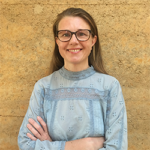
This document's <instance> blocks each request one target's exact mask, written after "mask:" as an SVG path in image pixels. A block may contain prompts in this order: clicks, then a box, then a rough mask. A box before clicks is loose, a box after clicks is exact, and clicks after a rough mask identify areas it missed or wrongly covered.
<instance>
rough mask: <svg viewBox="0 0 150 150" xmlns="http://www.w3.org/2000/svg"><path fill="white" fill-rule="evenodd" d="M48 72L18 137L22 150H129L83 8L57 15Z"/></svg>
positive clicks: (111, 81) (116, 97)
mask: <svg viewBox="0 0 150 150" xmlns="http://www.w3.org/2000/svg"><path fill="white" fill-rule="evenodd" d="M53 32H54V38H55V48H54V53H53V57H52V66H51V68H52V74H51V75H49V76H47V77H45V78H42V79H41V80H39V81H38V82H37V83H36V84H35V87H34V90H33V93H32V95H31V99H30V104H29V108H28V111H27V113H26V115H25V118H24V120H23V123H22V126H21V128H20V132H19V136H18V145H19V148H20V149H21V150H55V149H56V150H80V149H82V150H98V149H99V150H127V119H126V108H125V103H124V99H123V95H122V91H121V87H120V84H119V82H118V81H117V80H116V79H115V78H114V77H111V76H109V75H107V73H106V71H105V70H104V67H103V63H102V57H101V49H100V44H99V38H98V31H97V27H96V24H95V22H94V20H93V18H92V17H91V16H90V15H89V14H88V13H87V12H86V11H84V10H83V9H80V8H69V9H66V10H65V11H63V12H62V13H61V14H59V15H58V17H57V19H56V21H55V23H54V25H53Z"/></svg>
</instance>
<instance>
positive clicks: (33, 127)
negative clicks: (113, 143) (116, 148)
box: [27, 116, 104, 150]
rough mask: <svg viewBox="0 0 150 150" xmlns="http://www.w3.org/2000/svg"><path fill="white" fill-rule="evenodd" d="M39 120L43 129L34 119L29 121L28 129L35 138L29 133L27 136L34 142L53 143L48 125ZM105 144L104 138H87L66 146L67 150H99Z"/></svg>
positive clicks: (71, 142)
mask: <svg viewBox="0 0 150 150" xmlns="http://www.w3.org/2000/svg"><path fill="white" fill-rule="evenodd" d="M37 120H38V122H39V123H40V124H41V125H42V127H43V128H42V127H41V126H40V125H39V124H37V123H36V122H35V121H34V120H33V119H29V120H28V121H29V124H27V127H28V129H29V130H30V131H31V132H32V134H33V135H34V136H33V135H32V134H30V133H27V136H28V137H29V138H30V139H31V140H33V141H36V140H37V139H39V140H40V141H45V140H48V141H50V142H52V139H51V137H50V135H49V133H48V129H47V125H46V123H45V122H44V121H43V119H42V118H41V117H39V116H38V117H37ZM103 143H104V137H87V138H83V139H78V140H73V141H67V142H66V144H65V150H79V149H82V150H98V149H100V148H102V147H103Z"/></svg>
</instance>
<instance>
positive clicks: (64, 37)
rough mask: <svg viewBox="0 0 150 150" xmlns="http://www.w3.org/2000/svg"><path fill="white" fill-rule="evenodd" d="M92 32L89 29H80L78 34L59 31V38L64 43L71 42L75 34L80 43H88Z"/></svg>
mask: <svg viewBox="0 0 150 150" xmlns="http://www.w3.org/2000/svg"><path fill="white" fill-rule="evenodd" d="M91 33H92V32H91V30H88V29H80V30H78V31H76V32H71V31H69V30H59V31H57V37H58V39H59V40H60V41H62V42H67V41H70V40H71V38H72V35H73V34H75V36H76V38H77V40H79V41H87V40H88V39H89V38H90V34H91Z"/></svg>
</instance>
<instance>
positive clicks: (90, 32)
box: [57, 29, 92, 42]
mask: <svg viewBox="0 0 150 150" xmlns="http://www.w3.org/2000/svg"><path fill="white" fill-rule="evenodd" d="M83 30H86V31H89V37H88V39H89V38H90V34H92V31H91V30H89V29H79V30H78V31H76V32H71V31H70V30H58V31H57V38H58V39H59V37H58V33H59V32H61V31H69V32H70V33H71V37H70V39H69V40H66V41H62V40H60V39H59V40H60V41H61V42H68V41H70V40H71V38H72V35H73V34H74V35H75V37H76V39H77V40H78V41H83V42H84V41H87V40H88V39H87V40H79V39H78V37H77V35H76V33H77V32H79V31H83Z"/></svg>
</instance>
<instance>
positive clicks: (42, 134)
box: [27, 116, 52, 141]
mask: <svg viewBox="0 0 150 150" xmlns="http://www.w3.org/2000/svg"><path fill="white" fill-rule="evenodd" d="M37 120H38V122H39V123H40V124H41V125H42V127H43V128H42V127H41V126H40V125H39V124H38V123H37V122H35V121H34V120H33V119H31V118H30V119H29V120H28V121H29V123H30V124H27V127H28V129H29V130H30V131H31V132H32V134H33V135H34V136H35V137H34V136H33V135H32V134H30V133H27V136H28V137H29V138H30V139H31V140H33V141H36V140H37V139H39V140H40V141H45V140H49V141H52V139H51V137H50V136H49V134H48V129H47V125H46V123H45V122H44V121H43V119H42V118H41V117H39V116H38V117H37Z"/></svg>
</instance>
